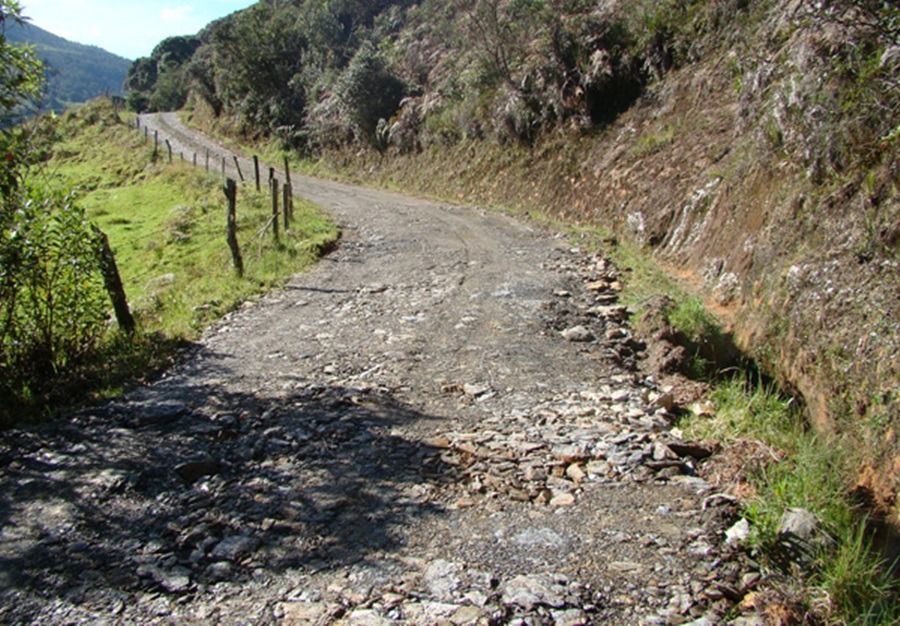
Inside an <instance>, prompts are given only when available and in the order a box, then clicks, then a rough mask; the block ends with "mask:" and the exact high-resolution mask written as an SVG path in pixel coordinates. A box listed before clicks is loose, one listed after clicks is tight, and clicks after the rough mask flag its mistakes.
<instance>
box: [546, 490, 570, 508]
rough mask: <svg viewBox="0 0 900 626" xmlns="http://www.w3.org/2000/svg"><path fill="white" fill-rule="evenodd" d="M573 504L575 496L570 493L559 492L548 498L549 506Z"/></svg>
mask: <svg viewBox="0 0 900 626" xmlns="http://www.w3.org/2000/svg"><path fill="white" fill-rule="evenodd" d="M573 504H575V496H573V495H572V494H571V493H559V494H557V495H555V496H553V498H552V499H551V500H550V506H572V505H573Z"/></svg>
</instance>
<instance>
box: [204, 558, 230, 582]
mask: <svg viewBox="0 0 900 626" xmlns="http://www.w3.org/2000/svg"><path fill="white" fill-rule="evenodd" d="M233 569H234V568H232V567H231V563H228V562H226V561H217V562H216V563H211V564H210V565H209V567H207V568H206V571H205V574H206V576H207V577H208V578H209V579H210V580H213V581H219V580H227V579H228V578H230V577H231V573H232V571H233Z"/></svg>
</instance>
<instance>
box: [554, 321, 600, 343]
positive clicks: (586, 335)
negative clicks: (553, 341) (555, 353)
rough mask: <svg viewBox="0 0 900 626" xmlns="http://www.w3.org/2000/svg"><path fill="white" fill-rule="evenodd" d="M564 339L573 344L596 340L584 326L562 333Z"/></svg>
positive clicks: (574, 327) (568, 329)
mask: <svg viewBox="0 0 900 626" xmlns="http://www.w3.org/2000/svg"><path fill="white" fill-rule="evenodd" d="M560 334H561V335H562V336H563V339H565V340H566V341H571V342H573V343H584V342H588V341H593V340H594V335H593V334H592V333H591V331H589V330H588V329H587V328H585V327H584V326H580V325H579V326H573V327H571V328H567V329H565V330H564V331H562V332H561V333H560Z"/></svg>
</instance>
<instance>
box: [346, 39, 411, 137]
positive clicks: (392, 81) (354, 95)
mask: <svg viewBox="0 0 900 626" xmlns="http://www.w3.org/2000/svg"><path fill="white" fill-rule="evenodd" d="M404 90H405V87H404V85H403V81H401V80H400V79H399V78H397V77H396V76H394V75H393V74H391V73H390V72H389V71H388V69H387V68H386V67H385V65H384V62H383V61H382V60H381V57H379V56H378V53H377V52H376V50H375V46H373V45H372V44H371V43H368V42H366V43H364V44H363V45H362V46H360V48H359V51H357V53H356V55H354V57H353V59H352V60H351V61H350V64H349V65H348V66H347V69H346V70H344V72H343V73H342V74H341V76H340V78H339V79H338V83H337V86H336V90H335V91H336V93H337V96H338V99H339V100H340V102H341V104H342V105H343V107H344V108H345V110H346V111H347V113H348V115H349V117H350V119H351V120H352V121H353V122H354V124H356V126H357V127H358V128H359V129H360V131H362V135H363V138H364V139H367V140H369V141H373V140H375V138H376V137H375V130H376V129H377V128H378V122H379V120H387V119H390V117H391V116H392V115H393V114H394V113H395V112H396V111H397V107H398V106H399V104H400V100H401V99H402V98H403V94H404Z"/></svg>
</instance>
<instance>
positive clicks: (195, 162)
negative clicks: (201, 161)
mask: <svg viewBox="0 0 900 626" xmlns="http://www.w3.org/2000/svg"><path fill="white" fill-rule="evenodd" d="M194 167H197V153H196V152H195V153H194Z"/></svg>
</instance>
